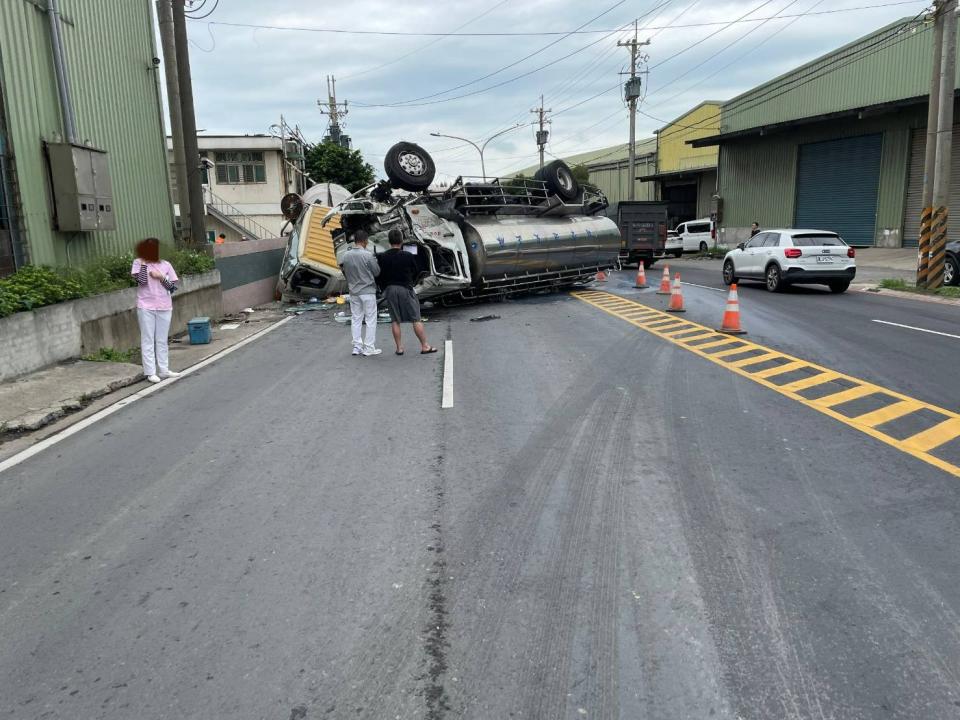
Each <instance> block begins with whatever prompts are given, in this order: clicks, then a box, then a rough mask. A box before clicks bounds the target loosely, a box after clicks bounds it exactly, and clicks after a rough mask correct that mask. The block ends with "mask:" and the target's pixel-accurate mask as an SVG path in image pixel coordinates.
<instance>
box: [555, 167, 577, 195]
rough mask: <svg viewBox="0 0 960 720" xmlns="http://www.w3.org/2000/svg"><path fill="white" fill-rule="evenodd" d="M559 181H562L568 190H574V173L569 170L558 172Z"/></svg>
mask: <svg viewBox="0 0 960 720" xmlns="http://www.w3.org/2000/svg"><path fill="white" fill-rule="evenodd" d="M557 182H558V183H560V187H562V188H563V189H564V190H566V191H567V192H573V175H571V174H570V173H568V172H563V171H561V172H558V173H557Z"/></svg>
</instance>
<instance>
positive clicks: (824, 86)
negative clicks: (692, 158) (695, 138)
mask: <svg viewBox="0 0 960 720" xmlns="http://www.w3.org/2000/svg"><path fill="white" fill-rule="evenodd" d="M900 25H901V23H893V24H892V25H890V26H887V27H886V28H882V29H880V30H878V31H876V32H875V33H872V34H870V35H867V36H866V37H864V38H861V39H860V40H857V41H856V42H854V43H851V44H850V45H847V46H844V47H842V48H839V49H838V50H835V51H833V52H832V53H830V54H828V55H825V56H823V57H821V58H818V59H817V60H814V61H813V62H810V63H807V64H806V65H801V66H800V67H798V68H796V69H795V70H792V71H790V72H789V73H787V74H785V75H782V76H780V77H779V78H776V79H774V80H771V81H770V82H768V83H764V84H763V85H760V86H758V87H756V88H753V89H752V90H750V91H749V92H746V93H744V94H743V95H740V96H738V97H736V98H734V99H732V100H730V101H729V102H727V103H725V104H724V105H723V115H722V131H723V132H733V131H736V130H741V129H744V128H751V127H758V126H761V125H771V124H774V123H779V122H784V121H787V120H793V119H797V118H804V117H813V116H816V115H822V114H825V113H832V112H837V111H840V110H848V109H853V108H861V107H866V106H870V105H878V104H881V103H885V102H893V101H897V100H903V99H908V98H915V97H920V96H925V95H926V94H927V93H928V92H929V89H930V69H929V68H930V58H931V54H932V42H933V41H932V37H933V33H932V32H930V28H931V26H932V23H926V24H923V23H917V24H914V25H911V26H910V27H911V28H912V29H904V30H902V31H900V32H899V33H898V34H894V33H895V32H896V31H897V30H898V28H899V27H900ZM957 71H958V77H960V65H958V68H957Z"/></svg>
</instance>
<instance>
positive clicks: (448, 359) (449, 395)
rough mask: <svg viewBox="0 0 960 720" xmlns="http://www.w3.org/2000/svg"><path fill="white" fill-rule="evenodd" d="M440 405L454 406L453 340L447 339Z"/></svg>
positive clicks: (443, 406) (445, 406)
mask: <svg viewBox="0 0 960 720" xmlns="http://www.w3.org/2000/svg"><path fill="white" fill-rule="evenodd" d="M440 407H441V408H452V407H453V340H447V342H446V343H445V344H444V346H443V400H442V401H441V402H440Z"/></svg>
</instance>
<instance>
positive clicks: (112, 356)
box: [81, 347, 139, 363]
mask: <svg viewBox="0 0 960 720" xmlns="http://www.w3.org/2000/svg"><path fill="white" fill-rule="evenodd" d="M138 353H139V351H138V350H136V349H134V348H131V349H129V350H117V349H116V348H112V347H105V348H100V349H99V350H97V352H95V353H94V354H93V355H84V356H83V357H82V358H81V360H88V361H89V362H116V363H129V362H136V360H135V359H134V358H135V357H136V356H137V355H138Z"/></svg>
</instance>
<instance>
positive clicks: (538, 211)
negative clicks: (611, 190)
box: [440, 176, 608, 216]
mask: <svg viewBox="0 0 960 720" xmlns="http://www.w3.org/2000/svg"><path fill="white" fill-rule="evenodd" d="M440 196H441V197H442V198H443V199H445V200H453V201H454V202H455V203H456V207H457V209H458V210H459V211H460V212H461V213H464V214H465V215H471V214H474V215H534V216H558V215H593V214H595V213H597V212H600V211H601V210H604V209H606V207H607V205H608V203H607V199H606V197H604V195H603V193H601V192H599V191H596V190H593V189H591V188H583V189H582V192H581V194H580V200H579V201H578V202H573V203H570V202H564V201H563V200H562V199H561V198H560V197H558V196H557V195H555V194H554V193H552V192H551V191H550V190H549V189H548V188H547V184H546V183H545V182H544V181H542V180H530V179H527V178H512V179H504V180H500V179H494V180H490V181H486V180H483V179H482V178H475V177H465V176H460V177H458V178H457V179H456V180H455V181H454V183H453V185H451V186H450V187H449V188H448V189H447V190H444V191H443V192H442V193H441V195H440Z"/></svg>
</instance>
